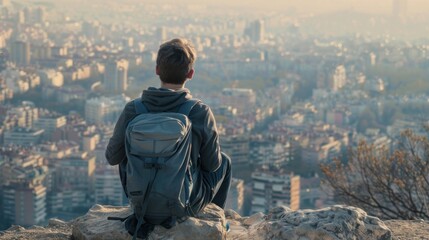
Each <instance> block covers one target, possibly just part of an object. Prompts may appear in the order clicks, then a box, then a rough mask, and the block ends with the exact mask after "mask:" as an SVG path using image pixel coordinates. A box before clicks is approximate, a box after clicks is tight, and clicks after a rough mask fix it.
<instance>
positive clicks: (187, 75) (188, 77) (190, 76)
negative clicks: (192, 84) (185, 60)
mask: <svg viewBox="0 0 429 240" xmlns="http://www.w3.org/2000/svg"><path fill="white" fill-rule="evenodd" d="M193 76H194V69H193V68H192V69H191V70H190V71H189V72H188V74H186V78H187V79H191V78H192V77H193Z"/></svg>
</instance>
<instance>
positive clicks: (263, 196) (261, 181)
mask: <svg viewBox="0 0 429 240" xmlns="http://www.w3.org/2000/svg"><path fill="white" fill-rule="evenodd" d="M252 182H253V188H252V191H253V192H252V210H251V212H252V213H257V212H263V213H267V212H268V211H269V210H270V209H272V208H274V207H277V206H286V207H289V208H291V209H292V210H297V209H299V202H300V177H299V176H294V175H293V174H292V173H285V172H283V171H281V170H280V169H278V168H275V167H267V166H265V168H262V169H258V170H256V171H254V172H253V173H252Z"/></svg>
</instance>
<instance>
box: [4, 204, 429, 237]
mask: <svg viewBox="0 0 429 240" xmlns="http://www.w3.org/2000/svg"><path fill="white" fill-rule="evenodd" d="M129 214H130V209H129V208H127V207H113V206H101V205H95V206H94V207H92V208H91V209H90V210H89V211H88V213H87V214H86V215H84V216H82V217H79V218H77V219H75V220H73V221H70V222H63V221H61V220H57V219H51V220H50V221H49V224H48V225H47V226H46V227H39V226H34V227H31V228H28V229H25V228H23V227H19V226H13V227H11V228H10V229H8V230H6V231H4V232H0V240H6V239H7V240H10V239H47V240H53V239H75V240H80V239H91V240H95V239H97V240H103V239H118V240H120V239H131V237H130V236H129V235H128V233H127V232H126V231H125V229H124V226H123V223H122V222H120V221H108V220H107V217H108V216H117V217H124V216H128V215H129ZM227 225H229V229H228V227H227ZM428 236H429V222H427V221H399V220H391V221H385V222H383V221H381V220H379V219H378V218H375V217H371V216H368V215H367V214H366V212H365V211H363V210H361V209H359V208H355V207H350V206H340V205H336V206H332V207H328V208H324V209H320V210H298V211H291V210H290V209H288V208H285V207H278V208H274V209H272V210H271V211H270V212H269V213H268V214H267V215H264V214H262V213H258V214H255V215H252V216H250V217H241V216H240V215H239V214H237V213H236V212H234V211H232V210H226V211H223V210H222V209H220V208H218V207H217V206H215V205H209V206H207V207H206V209H205V210H204V211H203V212H202V213H200V214H199V215H198V217H197V218H189V219H188V220H186V221H184V222H183V223H181V224H178V225H177V226H176V227H174V228H172V229H169V230H167V229H164V228H163V227H158V226H157V227H156V228H155V230H154V231H153V232H152V233H151V235H150V236H149V239H175V240H181V239H231V240H232V239H237V240H239V239H254V240H259V239H261V240H262V239H290V240H310V239H315V240H316V239H317V240H319V239H320V240H325V239H326V240H331V239H332V240H339V239H344V240H346V239H347V240H348V239H380V240H382V239H398V240H402V239H404V240H405V239H428Z"/></svg>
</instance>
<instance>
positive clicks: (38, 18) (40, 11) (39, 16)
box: [33, 7, 46, 23]
mask: <svg viewBox="0 0 429 240" xmlns="http://www.w3.org/2000/svg"><path fill="white" fill-rule="evenodd" d="M33 17H34V21H35V22H37V23H44V22H45V21H46V12H45V9H44V8H41V7H38V8H36V9H35V10H34V12H33Z"/></svg>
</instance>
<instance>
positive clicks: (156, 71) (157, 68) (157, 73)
mask: <svg viewBox="0 0 429 240" xmlns="http://www.w3.org/2000/svg"><path fill="white" fill-rule="evenodd" d="M155 73H156V75H158V76H159V67H158V65H156V68H155Z"/></svg>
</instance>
